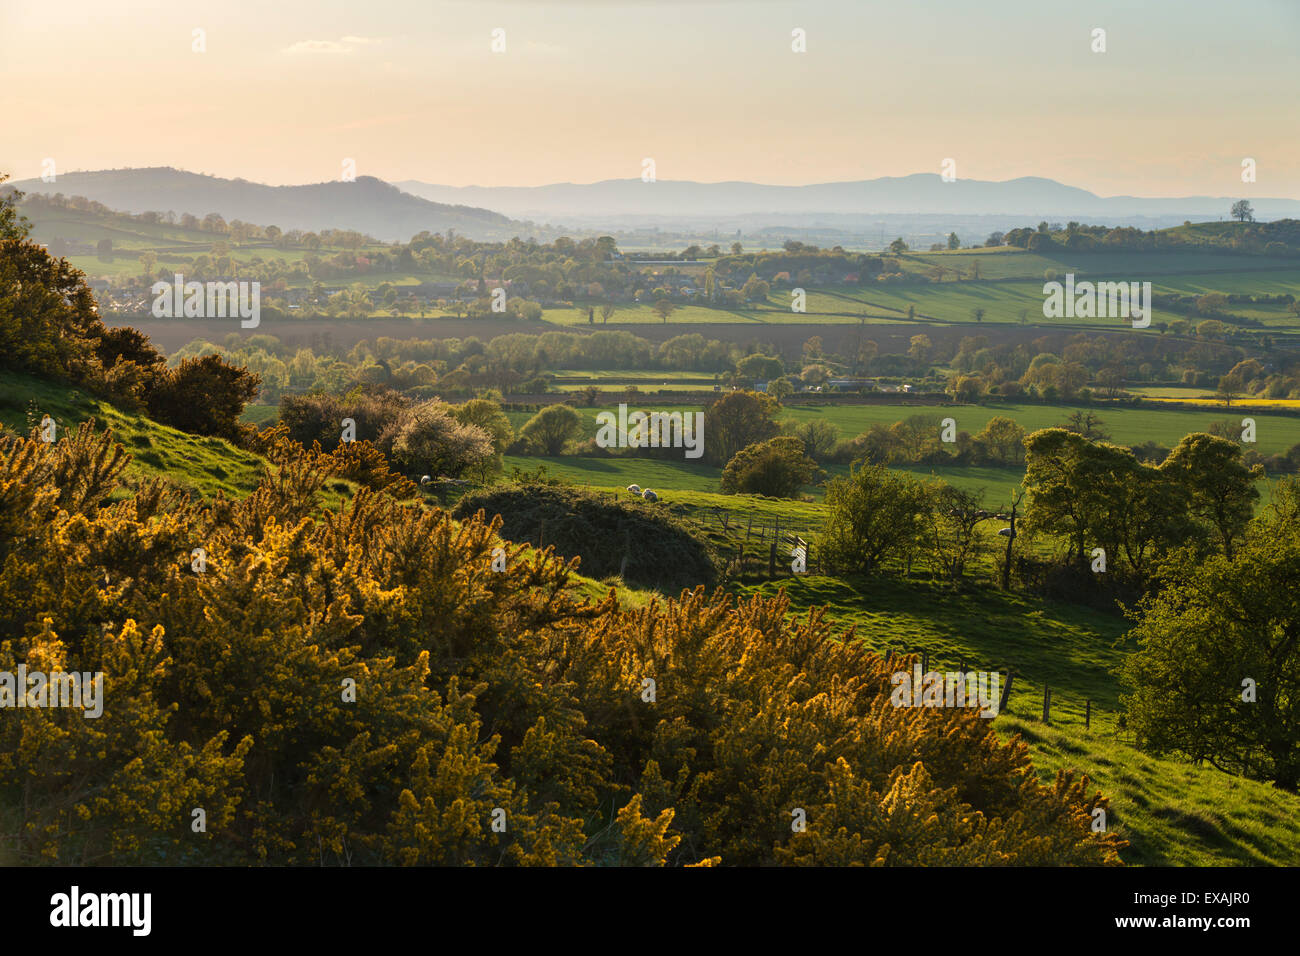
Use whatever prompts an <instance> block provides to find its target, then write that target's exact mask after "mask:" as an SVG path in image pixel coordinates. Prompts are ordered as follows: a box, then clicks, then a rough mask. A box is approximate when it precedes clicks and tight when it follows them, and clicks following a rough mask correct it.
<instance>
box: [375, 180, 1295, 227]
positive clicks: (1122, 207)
mask: <svg viewBox="0 0 1300 956" xmlns="http://www.w3.org/2000/svg"><path fill="white" fill-rule="evenodd" d="M397 185H398V186H400V187H401V188H402V189H404V190H406V191H407V192H409V193H412V194H413V195H416V196H423V197H424V198H426V199H430V200H434V201H436V202H444V203H453V202H454V203H470V204H473V205H476V206H483V207H486V208H489V209H495V210H497V211H498V212H502V213H504V214H506V215H508V216H515V217H517V218H528V219H536V220H538V221H548V220H549V221H556V220H563V221H566V222H575V221H579V222H580V221H583V220H608V221H611V222H612V221H614V220H615V219H626V218H627V217H653V218H656V219H658V220H660V221H662V220H664V219H666V218H669V219H677V220H683V221H698V220H699V219H702V218H706V217H712V218H715V219H716V218H719V217H723V218H738V217H746V218H747V217H751V216H766V217H768V218H773V217H777V216H779V217H781V221H782V222H786V223H788V224H791V225H795V224H798V220H799V219H800V218H802V219H804V220H806V222H807V223H812V222H817V221H822V222H824V221H826V217H827V216H836V217H841V218H842V217H853V216H882V215H883V216H899V215H908V216H927V215H947V216H999V217H1002V216H1009V217H1021V218H1025V219H1033V220H1034V221H1035V222H1037V221H1038V220H1040V219H1052V220H1056V219H1060V220H1063V221H1068V220H1070V219H1078V220H1080V221H1086V222H1091V223H1094V224H1108V225H1110V224H1118V223H1119V222H1120V221H1125V222H1127V221H1129V220H1134V219H1142V220H1148V219H1158V220H1162V221H1164V222H1165V223H1166V224H1169V225H1172V224H1173V223H1174V222H1175V221H1176V222H1182V221H1183V220H1184V219H1191V220H1204V219H1218V218H1221V217H1222V218H1226V217H1227V215H1228V209H1229V207H1230V206H1231V205H1232V203H1233V202H1234V201H1235V200H1237V199H1241V198H1243V197H1244V198H1249V199H1250V200H1251V202H1252V203H1253V205H1254V207H1255V212H1256V216H1257V217H1259V218H1261V219H1273V218H1283V217H1293V218H1294V217H1300V200H1294V199H1267V198H1255V197H1254V196H1251V195H1249V194H1248V193H1247V192H1245V191H1244V190H1243V193H1242V194H1241V195H1239V196H1234V197H1226V196H1225V197H1210V196H1188V197H1183V198H1173V199H1152V198H1142V197H1136V196H1110V197H1101V196H1098V195H1096V194H1095V193H1091V192H1089V191H1088V190H1086V189H1079V188H1077V187H1074V186H1067V185H1064V184H1063V183H1059V182H1056V181H1055V180H1052V179H1043V178H1040V177H1036V176H1027V177H1022V178H1020V179H1010V180H1007V181H1005V182H989V181H985V180H977V179H958V180H956V181H955V182H944V181H943V179H942V178H941V177H940V176H938V175H935V174H933V173H916V174H913V175H911V176H889V177H882V178H880V179H868V180H861V181H857V182H840V183H820V184H816V185H809V186H769V185H762V184H759V183H749V182H719V183H697V182H689V181H670V180H660V181H658V182H654V183H645V182H642V181H641V180H640V179H610V180H605V181H603V182H596V183H586V184H574V183H555V184H553V185H549V186H521V187H512V186H500V187H496V186H463V187H456V186H440V185H434V184H430V183H424V182H419V181H416V180H406V181H404V182H399V183H397ZM846 225H849V224H846ZM850 227H851V226H850Z"/></svg>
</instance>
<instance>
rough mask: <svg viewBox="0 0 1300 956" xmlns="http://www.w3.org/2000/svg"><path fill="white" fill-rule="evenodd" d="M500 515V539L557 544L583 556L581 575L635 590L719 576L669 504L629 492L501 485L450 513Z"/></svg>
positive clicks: (677, 587)
mask: <svg viewBox="0 0 1300 956" xmlns="http://www.w3.org/2000/svg"><path fill="white" fill-rule="evenodd" d="M478 511H484V512H486V513H487V515H488V517H491V516H492V515H500V516H501V519H502V527H501V536H502V537H503V538H505V539H506V540H508V541H517V542H528V543H530V544H532V545H533V546H534V547H548V546H549V547H554V548H555V550H556V552H557V553H558V554H561V555H563V556H564V557H566V558H573V557H577V558H579V559H581V562H582V563H581V565H580V567H581V570H582V573H583V574H585V575H587V576H590V577H596V578H606V577H609V576H612V575H619V576H620V577H621V578H622V580H623V581H625V582H627V583H628V584H631V585H633V586H636V587H642V588H655V589H658V590H661V591H664V592H668V593H674V594H675V593H677V592H680V591H681V590H682V589H683V588H693V587H695V586H697V585H700V584H703V585H706V586H710V587H711V586H712V585H713V584H714V583H715V582H716V581H717V578H718V572H717V566H716V563H715V558H714V556H713V554H712V553H711V551H710V549H709V547H708V545H707V544H705V543H704V542H703V541H701V540H700V539H699V538H697V537H696V536H695V535H694V534H692V533H691V530H690V529H689V528H688V527H687V526H686V525H684V524H683V523H681V522H680V521H678V520H676V519H674V518H672V517H671V516H669V515H668V514H667V513H666V512H665V511H664V510H663V509H661V508H658V507H656V506H655V505H652V504H649V503H647V502H644V501H642V500H641V499H639V498H633V497H632V496H630V495H629V496H627V497H626V498H615V497H612V496H610V495H600V494H594V493H590V492H584V491H577V490H572V489H566V488H559V487H554V486H551V485H541V484H527V485H520V484H507V485H498V486H494V487H492V488H489V489H487V490H484V491H480V492H475V493H472V494H469V495H466V496H465V497H464V498H461V500H460V501H459V502H458V503H457V505H456V507H455V509H454V510H453V511H452V515H453V517H456V518H459V519H465V518H469V517H471V516H472V515H474V513H475V512H478Z"/></svg>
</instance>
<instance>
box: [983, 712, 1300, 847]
mask: <svg viewBox="0 0 1300 956" xmlns="http://www.w3.org/2000/svg"><path fill="white" fill-rule="evenodd" d="M996 727H997V729H998V731H999V733H1001V734H1002V735H1003V736H1004V737H1009V736H1011V735H1012V734H1016V733H1018V734H1020V735H1021V736H1022V738H1023V739H1024V741H1025V742H1026V743H1027V744H1028V745H1029V748H1030V750H1031V751H1032V753H1033V760H1034V767H1035V769H1036V770H1037V771H1038V774H1039V777H1040V778H1042V779H1043V780H1050V779H1051V778H1052V777H1053V776H1055V774H1056V771H1057V770H1058V769H1068V768H1077V769H1082V770H1085V771H1086V772H1087V774H1088V776H1089V778H1090V779H1091V780H1092V781H1093V783H1094V784H1096V788H1097V789H1099V790H1101V792H1102V793H1104V794H1105V795H1106V796H1107V797H1109V798H1110V806H1111V809H1110V813H1109V814H1108V815H1107V821H1106V822H1107V826H1108V828H1109V829H1110V830H1111V832H1113V833H1116V834H1117V835H1119V836H1120V837H1122V838H1123V839H1125V840H1128V841H1129V843H1130V844H1132V845H1131V846H1130V847H1129V848H1128V849H1126V850H1124V851H1123V852H1122V853H1121V856H1122V857H1123V859H1124V861H1125V862H1126V863H1131V864H1137V865H1142V866H1297V865H1300V829H1297V828H1296V826H1295V820H1296V817H1297V815H1300V796H1297V795H1296V794H1292V793H1285V792H1283V791H1281V790H1277V789H1275V788H1274V787H1272V786H1269V785H1268V784H1265V783H1258V782H1256V781H1254V780H1245V779H1242V778H1239V777H1230V776H1228V775H1227V774H1224V773H1220V772H1219V771H1217V770H1215V769H1214V768H1213V767H1210V766H1203V767H1197V766H1193V765H1192V764H1189V763H1186V762H1183V761H1179V760H1170V759H1162V758H1159V757H1152V756H1150V755H1149V754H1144V753H1142V752H1141V751H1140V750H1135V749H1134V748H1133V747H1130V746H1128V745H1127V744H1125V743H1123V742H1121V741H1119V740H1117V739H1116V738H1114V737H1113V736H1110V735H1107V734H1105V733H1096V732H1093V733H1086V732H1084V731H1083V730H1082V729H1081V728H1079V727H1077V726H1065V727H1060V726H1052V727H1047V726H1044V725H1043V724H1042V723H1041V722H1039V721H1036V720H1027V719H1024V718H1019V717H1000V718H998V720H997V723H996Z"/></svg>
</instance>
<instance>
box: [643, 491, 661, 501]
mask: <svg viewBox="0 0 1300 956" xmlns="http://www.w3.org/2000/svg"><path fill="white" fill-rule="evenodd" d="M641 497H642V498H644V499H645V500H646V501H658V500H659V496H658V495H657V494H655V493H654V492H653V491H651V490H650V489H649V488H647V489H646V490H645V491H643V492H641Z"/></svg>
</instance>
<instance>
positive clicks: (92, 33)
mask: <svg viewBox="0 0 1300 956" xmlns="http://www.w3.org/2000/svg"><path fill="white" fill-rule="evenodd" d="M1096 27H1101V28H1104V29H1105V30H1106V31H1107V32H1106V45H1107V51H1106V52H1105V53H1094V52H1092V50H1091V44H1092V39H1091V33H1092V30H1093V29H1094V28H1096ZM195 28H201V29H203V30H204V31H205V33H206V45H207V51H206V52H204V53H195V52H193V51H192V42H193V41H192V31H193V30H194V29H195ZM495 28H501V29H503V30H504V31H505V42H506V51H505V52H504V53H493V52H492V50H491V42H492V31H493V30H494V29H495ZM795 28H800V29H802V30H805V31H806V35H807V52H806V53H801V54H799V53H794V52H792V50H791V31H792V30H794V29H795ZM1298 44H1300V0H1232V2H1230V3H1224V2H1221V0H1142V2H1140V3H1135V2H1133V0H1123V2H1086V3H1085V2H1082V0H1069V2H1056V0H984V2H978V3H977V2H971V0H924V2H922V0H893V2H889V3H882V2H876V0H810V2H802V3H791V2H764V0H745V2H741V0H729V2H698V0H654V2H650V0H644V2H634V0H569V2H552V0H514V2H486V0H474V2H438V0H369V2H358V0H273V2H267V3H249V2H246V0H233V2H227V3H221V4H217V3H211V2H208V3H198V2H189V0H168V2H166V3H162V2H158V0H112V2H104V0H74V2H58V0H48V2H39V3H37V2H26V0H0V65H2V67H3V71H4V85H3V92H2V93H0V109H3V113H2V114H0V115H2V116H3V117H4V132H3V134H0V171H9V172H12V173H14V175H15V178H26V177H31V176H38V175H40V173H41V163H42V160H44V159H46V158H52V159H54V160H55V163H56V166H57V170H58V171H59V172H69V171H72V170H77V169H103V168H111V167H123V166H177V167H181V168H184V169H190V170H194V171H197V172H207V173H213V174H216V175H219V176H242V177H244V178H246V179H252V180H256V181H261V182H269V183H276V184H280V183H303V182H320V181H323V180H327V179H337V178H338V177H339V175H340V171H341V164H342V161H343V159H344V158H346V157H351V158H354V159H355V160H356V163H357V173H358V175H367V174H368V175H374V176H379V177H381V178H384V179H388V180H400V179H421V180H424V181H427V182H434V183H446V184H451V185H469V184H478V185H537V184H541V183H550V182H591V181H595V180H601V179H620V178H632V177H637V176H639V175H640V172H641V161H642V159H643V158H645V157H652V158H653V159H654V160H655V163H656V167H657V175H658V178H660V179H694V180H701V181H716V180H727V179H744V180H753V181H757V182H768V183H787V184H797V183H812V182H828V181H833V180H848V179H866V178H871V177H875V176H884V175H904V174H908V173H914V172H939V171H940V169H939V168H940V163H941V162H942V160H943V159H944V158H947V157H952V158H953V159H955V160H956V163H957V175H958V176H959V177H961V178H976V179H1010V178H1013V177H1016V176H1025V175H1039V176H1047V177H1050V178H1053V179H1058V180H1061V181H1062V182H1066V183H1069V184H1071V185H1077V186H1082V187H1084V188H1087V189H1091V190H1093V191H1095V192H1098V193H1100V194H1102V195H1114V194H1134V195H1148V196H1172V195H1187V194H1209V195H1238V194H1242V195H1247V193H1246V192H1245V191H1244V189H1243V186H1242V183H1241V161H1242V159H1243V158H1244V157H1252V158H1254V159H1255V160H1256V161H1257V163H1258V182H1257V183H1256V184H1255V185H1254V186H1252V187H1250V189H1251V190H1253V191H1254V194H1255V195H1257V196H1284V197H1292V198H1300V148H1297V147H1298V146H1300V128H1298V126H1297V122H1296V121H1297V118H1298V115H1300V70H1297V54H1296V50H1297V45H1298Z"/></svg>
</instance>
